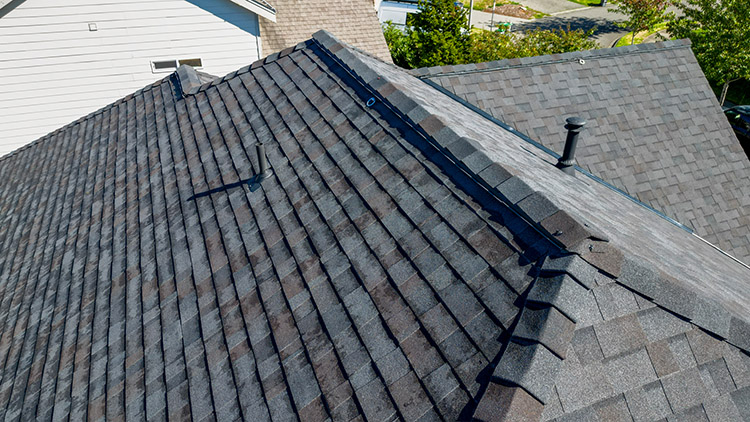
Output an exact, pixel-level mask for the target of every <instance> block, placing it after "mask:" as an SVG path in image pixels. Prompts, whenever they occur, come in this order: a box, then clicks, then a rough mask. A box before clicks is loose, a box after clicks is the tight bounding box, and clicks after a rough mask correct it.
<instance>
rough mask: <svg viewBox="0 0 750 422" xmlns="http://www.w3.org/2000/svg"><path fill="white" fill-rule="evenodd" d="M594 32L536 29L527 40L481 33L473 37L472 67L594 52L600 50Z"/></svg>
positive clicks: (517, 36) (509, 34) (470, 57)
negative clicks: (508, 60)
mask: <svg viewBox="0 0 750 422" xmlns="http://www.w3.org/2000/svg"><path fill="white" fill-rule="evenodd" d="M594 31H595V29H593V28H592V29H590V30H589V31H583V30H581V29H577V30H571V29H570V27H568V28H567V29H563V28H558V29H552V30H543V29H535V30H533V31H529V32H528V33H526V34H525V35H523V36H519V35H518V34H515V33H499V32H490V31H478V32H474V33H472V34H471V40H470V48H469V52H468V56H467V58H468V62H469V63H481V62H488V61H492V60H501V59H512V58H516V57H530V56H541V55H545V54H556V53H567V52H569V51H580V50H593V49H595V48H597V44H596V41H594V40H592V39H590V37H591V35H593V33H594Z"/></svg>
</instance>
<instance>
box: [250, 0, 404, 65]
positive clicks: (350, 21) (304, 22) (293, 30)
mask: <svg viewBox="0 0 750 422" xmlns="http://www.w3.org/2000/svg"><path fill="white" fill-rule="evenodd" d="M272 4H273V6H274V8H275V9H276V22H271V21H269V20H266V19H261V20H260V35H261V43H262V44H263V54H271V53H275V52H278V51H280V50H282V49H284V48H286V47H288V46H290V45H294V44H296V43H299V42H302V41H305V40H307V39H309V38H310V37H311V36H312V34H313V33H314V32H315V31H318V30H320V29H324V30H326V31H329V32H331V33H332V34H334V35H335V36H336V37H338V38H340V39H341V40H342V41H344V42H346V43H348V44H350V45H352V46H354V47H357V48H359V49H361V50H363V51H366V52H368V53H369V54H372V55H374V56H375V57H378V58H379V59H381V60H384V61H387V62H389V63H390V62H391V53H390V52H389V51H388V45H387V44H386V43H385V37H384V36H383V29H382V28H381V26H380V21H378V16H377V13H376V12H375V8H374V7H373V2H372V0H326V1H319V0H273V3H272Z"/></svg>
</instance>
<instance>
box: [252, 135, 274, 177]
mask: <svg viewBox="0 0 750 422" xmlns="http://www.w3.org/2000/svg"><path fill="white" fill-rule="evenodd" d="M255 152H256V154H257V155H258V175H257V176H256V180H255V181H256V182H262V181H263V180H265V179H267V178H268V177H269V176H271V173H272V170H271V168H270V167H269V166H268V158H267V157H266V146H265V145H263V143H259V144H256V145H255Z"/></svg>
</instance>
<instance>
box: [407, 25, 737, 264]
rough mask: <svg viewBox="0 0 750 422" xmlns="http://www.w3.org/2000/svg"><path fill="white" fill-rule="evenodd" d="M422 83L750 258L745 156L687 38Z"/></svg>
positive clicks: (438, 73) (511, 63)
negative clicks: (578, 126)
mask: <svg viewBox="0 0 750 422" xmlns="http://www.w3.org/2000/svg"><path fill="white" fill-rule="evenodd" d="M415 74H416V75H419V76H420V77H422V78H426V79H429V80H430V81H433V82H434V83H436V84H438V85H440V86H442V87H444V88H445V89H447V90H449V91H450V92H452V93H453V94H455V95H457V96H458V97H460V98H462V99H464V100H466V101H468V102H469V103H471V104H474V105H476V106H478V107H479V108H481V109H482V110H484V111H486V112H488V113H490V114H491V115H492V116H494V117H496V118H498V119H499V120H501V121H503V122H505V123H507V124H508V125H510V126H512V127H513V128H515V129H517V130H518V131H519V132H521V133H525V134H526V135H528V136H530V137H531V138H533V139H535V140H537V141H539V142H541V143H542V144H543V145H545V146H547V147H549V148H551V149H552V150H554V151H557V152H558V153H562V150H563V146H564V143H565V132H564V131H561V130H559V127H560V126H561V125H562V124H563V122H564V120H565V117H569V116H573V115H575V116H580V117H583V118H585V119H586V120H587V121H588V124H587V125H586V128H585V130H584V132H583V133H582V135H581V136H582V139H581V142H580V143H579V145H578V152H577V159H578V163H579V164H580V165H581V166H582V167H584V168H585V169H587V170H589V171H590V172H592V173H593V174H595V175H597V176H599V177H601V178H603V179H604V180H607V181H608V182H610V183H613V184H614V185H616V186H617V187H619V188H620V189H623V190H625V191H627V192H628V193H629V194H631V195H632V196H635V197H637V198H638V199H640V200H641V201H643V202H646V203H648V204H649V205H651V206H652V207H654V208H656V209H658V210H660V211H662V212H664V213H666V214H667V215H668V216H670V217H672V218H675V219H676V220H677V221H679V222H681V223H683V224H685V225H687V226H689V227H691V228H692V229H694V230H695V231H696V232H697V233H698V234H699V235H700V236H702V237H704V238H705V239H706V240H708V241H710V242H711V243H713V244H715V245H717V246H719V247H721V248H722V249H724V250H725V251H727V252H730V253H731V254H733V255H734V256H735V257H737V258H738V259H740V260H742V261H743V262H745V263H749V262H750V161H749V160H748V159H747V156H746V155H745V153H744V152H743V150H742V147H741V145H740V143H739V142H738V141H737V138H736V137H735V135H734V133H733V132H732V129H731V127H730V126H729V123H728V122H727V119H726V117H725V116H724V115H723V113H722V110H721V107H719V104H718V102H717V101H716V97H715V95H714V93H713V91H712V90H711V88H710V87H709V85H708V82H707V81H706V79H705V77H704V76H703V73H702V72H701V69H700V66H699V65H698V62H697V61H696V59H695V57H694V55H693V53H692V51H691V49H690V43H689V41H687V40H679V41H667V42H663V43H655V44H641V45H637V46H628V47H619V48H609V49H601V50H591V51H581V52H573V53H565V54H557V55H550V56H538V57H528V58H521V59H511V60H501V61H495V62H489V63H479V64H470V65H460V66H445V67H435V68H425V69H419V70H417V71H415Z"/></svg>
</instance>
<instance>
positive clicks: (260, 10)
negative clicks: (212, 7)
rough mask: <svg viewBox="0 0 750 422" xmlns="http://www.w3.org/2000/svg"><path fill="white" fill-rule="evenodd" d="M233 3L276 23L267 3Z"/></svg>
mask: <svg viewBox="0 0 750 422" xmlns="http://www.w3.org/2000/svg"><path fill="white" fill-rule="evenodd" d="M0 1H2V0H0ZM230 1H231V2H232V3H234V4H236V5H238V6H240V7H242V8H243V9H247V10H249V11H251V12H253V13H255V14H256V15H258V16H260V17H263V18H266V19H268V20H270V21H271V22H274V23H275V22H276V9H274V8H273V7H271V6H270V5H265V4H263V3H265V2H258V1H254V0H230Z"/></svg>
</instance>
